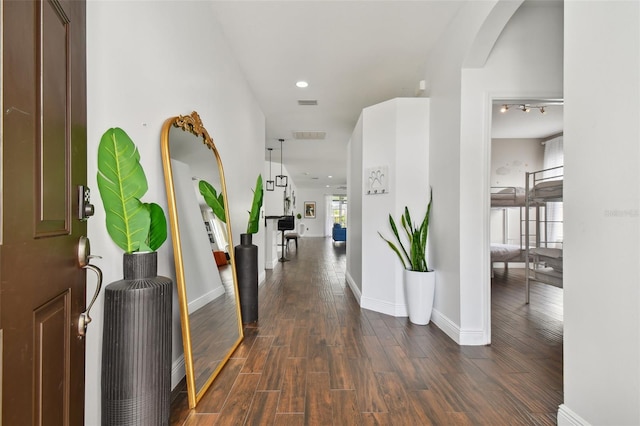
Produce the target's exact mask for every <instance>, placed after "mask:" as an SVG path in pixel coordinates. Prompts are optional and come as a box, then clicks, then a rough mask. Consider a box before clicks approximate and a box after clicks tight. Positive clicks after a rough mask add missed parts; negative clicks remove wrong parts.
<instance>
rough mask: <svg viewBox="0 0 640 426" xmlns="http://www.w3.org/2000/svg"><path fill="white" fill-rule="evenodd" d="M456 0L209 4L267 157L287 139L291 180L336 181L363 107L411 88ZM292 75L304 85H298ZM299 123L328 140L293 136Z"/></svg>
mask: <svg viewBox="0 0 640 426" xmlns="http://www.w3.org/2000/svg"><path fill="white" fill-rule="evenodd" d="M463 3H464V2H462V1H456V0H443V1H434V0H422V1H421V0H418V1H367V0H358V1H326V0H325V1H303V0H293V1H292V0H289V1H213V2H212V8H213V11H214V15H215V16H216V18H217V19H218V21H219V23H220V25H221V27H222V30H223V32H224V33H225V35H226V37H227V39H228V41H229V44H230V46H231V49H232V51H233V53H234V56H235V57H236V58H237V60H238V63H239V65H240V67H241V69H242V70H243V71H244V73H245V76H246V79H247V81H248V83H249V85H250V86H251V88H252V90H253V92H254V94H255V96H256V98H257V101H258V103H259V105H260V107H261V108H262V111H263V112H264V114H265V117H266V147H272V148H274V149H273V151H272V155H273V160H274V161H278V162H279V160H280V153H281V151H280V142H278V139H280V138H282V139H285V142H284V144H283V145H284V150H283V158H284V165H285V167H287V169H288V171H289V173H290V174H291V176H292V179H293V180H294V181H295V183H296V185H297V186H299V187H301V188H324V187H327V186H330V187H331V188H337V187H341V186H342V187H344V186H345V185H346V145H347V142H348V141H349V138H350V136H351V133H352V131H353V129H354V127H355V124H356V122H357V119H358V117H359V115H360V112H361V111H362V109H363V108H365V107H367V106H370V105H374V104H377V103H379V102H382V101H386V100H389V99H393V98H396V97H407V96H416V94H417V92H418V89H419V84H420V80H422V79H424V75H425V69H426V63H425V61H426V58H427V56H428V53H429V51H430V50H431V48H432V46H433V45H434V44H435V43H436V42H437V41H438V39H439V37H440V35H441V34H442V33H443V31H444V29H445V27H446V25H447V24H448V23H449V21H450V20H451V19H452V18H453V16H454V15H455V14H456V12H457V10H458V9H459V8H460V6H461V5H462V4H463ZM298 80H305V81H307V82H308V83H309V87H307V88H305V89H299V88H297V87H296V85H295V83H296V82H297V81H298ZM298 100H317V102H318V105H317V106H300V105H298ZM513 112H514V113H516V112H518V111H513ZM521 114H524V113H521ZM505 116H506V114H505ZM498 123H499V122H498V120H496V122H495V123H494V124H495V125H496V126H497V125H498ZM298 131H303V132H318V131H321V132H326V138H325V139H323V140H296V139H294V138H293V132H298ZM268 158H269V156H268V153H267V150H266V149H265V159H267V160H268ZM274 172H275V173H276V174H277V173H278V172H279V170H277V171H276V170H274ZM328 176H333V177H332V178H329V177H328ZM328 191H330V190H328Z"/></svg>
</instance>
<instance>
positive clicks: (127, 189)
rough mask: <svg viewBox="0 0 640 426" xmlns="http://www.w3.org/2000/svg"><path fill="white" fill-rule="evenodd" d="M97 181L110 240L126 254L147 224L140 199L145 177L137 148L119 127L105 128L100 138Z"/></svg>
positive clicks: (146, 230) (143, 234)
mask: <svg viewBox="0 0 640 426" xmlns="http://www.w3.org/2000/svg"><path fill="white" fill-rule="evenodd" d="M97 180H98V190H99V191H100V196H101V198H102V203H103V205H104V208H105V213H106V226H107V232H108V233H109V235H110V236H111V239H112V240H113V241H114V242H115V243H116V244H117V245H118V247H120V248H121V249H123V250H124V251H125V252H127V253H132V252H134V251H137V250H139V247H140V242H141V241H145V240H146V238H147V235H148V234H149V227H150V224H151V218H150V216H149V210H148V209H147V208H145V207H144V205H143V204H142V202H141V201H140V198H141V197H142V196H143V195H144V194H145V193H146V192H147V178H146V176H145V174H144V170H143V169H142V166H141V165H140V153H139V152H138V149H137V148H136V146H135V144H134V143H133V141H132V140H131V138H129V136H128V135H127V134H126V133H125V131H124V130H122V129H120V128H112V129H109V130H107V131H106V132H105V133H104V135H102V138H101V139H100V145H99V146H98V175H97Z"/></svg>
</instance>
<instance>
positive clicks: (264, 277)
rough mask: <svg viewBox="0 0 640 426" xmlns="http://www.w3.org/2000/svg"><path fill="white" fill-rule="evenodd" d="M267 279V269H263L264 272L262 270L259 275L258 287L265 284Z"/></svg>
mask: <svg viewBox="0 0 640 426" xmlns="http://www.w3.org/2000/svg"><path fill="white" fill-rule="evenodd" d="M266 280H267V271H266V270H265V269H263V270H262V272H260V274H259V275H258V287H260V286H261V285H262V284H264V283H265V281H266Z"/></svg>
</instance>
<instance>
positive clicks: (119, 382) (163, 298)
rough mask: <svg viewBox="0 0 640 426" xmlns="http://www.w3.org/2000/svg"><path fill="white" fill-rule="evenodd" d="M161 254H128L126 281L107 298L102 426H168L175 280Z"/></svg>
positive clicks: (108, 291)
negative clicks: (161, 269) (164, 270)
mask: <svg viewBox="0 0 640 426" xmlns="http://www.w3.org/2000/svg"><path fill="white" fill-rule="evenodd" d="M157 265H158V257H157V253H156V252H150V253H132V254H125V255H124V259H123V276H124V279H122V280H120V281H116V282H114V283H111V284H109V285H108V286H106V288H105V296H104V330H103V335H102V424H103V425H109V426H111V425H113V426H115V425H119V426H122V425H140V426H143V425H149V426H158V425H168V424H169V415H170V409H171V407H170V406H171V401H170V399H171V301H172V295H171V292H172V288H173V284H172V281H171V280H170V279H169V278H167V277H159V276H157V270H158V268H157Z"/></svg>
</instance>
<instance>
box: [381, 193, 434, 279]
mask: <svg viewBox="0 0 640 426" xmlns="http://www.w3.org/2000/svg"><path fill="white" fill-rule="evenodd" d="M432 200H433V195H432V193H430V194H429V204H428V205H427V212H426V214H425V216H424V219H423V220H422V223H421V224H420V227H416V225H415V224H413V223H412V222H411V214H410V213H409V208H408V207H405V208H404V213H403V214H402V215H401V216H400V223H401V226H402V229H403V230H404V232H405V234H406V239H407V240H408V247H409V252H407V250H406V249H405V246H404V244H403V243H402V240H401V239H400V234H399V233H398V227H397V226H396V223H395V221H394V220H393V217H392V216H391V215H389V224H390V226H391V230H392V231H393V235H394V236H395V238H396V240H397V241H398V245H399V246H400V248H401V249H402V253H401V252H400V250H399V249H398V247H397V246H396V245H395V244H393V243H392V242H391V241H389V240H387V239H386V238H384V237H383V236H382V234H381V233H380V232H378V235H380V237H381V238H382V239H383V240H385V241H386V242H387V244H388V245H389V247H390V248H391V249H392V250H393V251H394V252H395V253H396V254H397V255H398V258H399V259H400V262H402V266H403V267H404V268H405V269H410V270H412V271H420V272H426V271H428V270H429V268H428V266H427V258H426V254H427V250H426V247H427V235H428V231H429V217H430V215H431V203H432ZM403 253H404V257H403V256H402V254H403ZM405 258H406V262H405Z"/></svg>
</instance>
